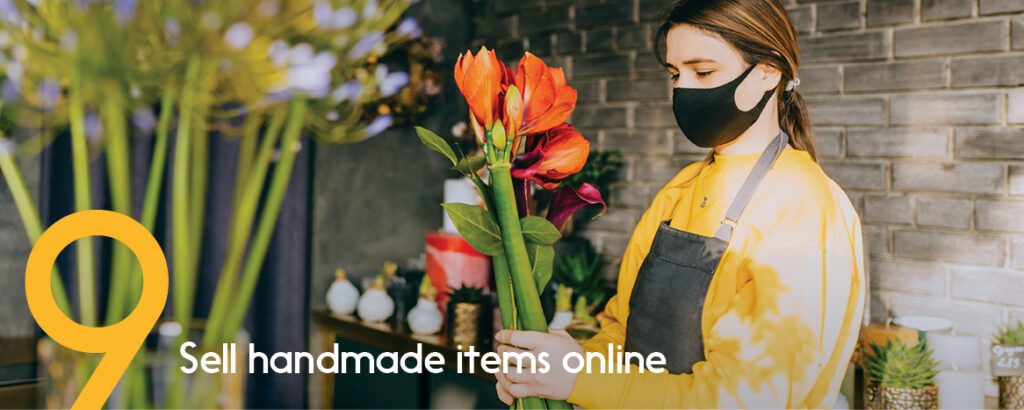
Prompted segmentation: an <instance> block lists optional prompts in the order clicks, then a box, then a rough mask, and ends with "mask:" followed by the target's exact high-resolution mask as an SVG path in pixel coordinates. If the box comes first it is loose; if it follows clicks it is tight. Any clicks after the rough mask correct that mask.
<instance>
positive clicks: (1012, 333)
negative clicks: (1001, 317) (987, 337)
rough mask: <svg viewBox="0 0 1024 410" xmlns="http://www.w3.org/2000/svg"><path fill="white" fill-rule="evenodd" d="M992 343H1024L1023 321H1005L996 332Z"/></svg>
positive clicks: (1017, 344)
mask: <svg viewBox="0 0 1024 410" xmlns="http://www.w3.org/2000/svg"><path fill="white" fill-rule="evenodd" d="M993 343H995V344H998V345H1007V346H1020V345H1024V321H1017V323H1007V324H1006V325H1005V326H1003V328H1002V329H999V332H997V333H996V337H995V340H994V341H993Z"/></svg>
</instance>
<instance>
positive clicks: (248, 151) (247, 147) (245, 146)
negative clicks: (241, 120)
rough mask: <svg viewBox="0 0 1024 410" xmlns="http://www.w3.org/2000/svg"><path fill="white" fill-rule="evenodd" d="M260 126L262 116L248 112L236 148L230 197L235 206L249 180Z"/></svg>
mask: <svg viewBox="0 0 1024 410" xmlns="http://www.w3.org/2000/svg"><path fill="white" fill-rule="evenodd" d="M262 125H263V115H262V114H261V113H258V112H255V111H250V112H249V114H248V115H246V117H245V124H243V125H242V141H241V143H240V144H239V146H238V168H237V170H236V171H235V195H234V196H233V197H232V198H233V200H234V203H235V205H237V204H238V201H239V200H240V199H241V197H242V194H243V193H244V192H245V189H244V188H245V181H246V180H248V178H249V169H250V168H252V162H253V160H254V159H255V156H256V146H257V145H258V143H259V139H260V138H259V136H260V134H259V132H260V126H262Z"/></svg>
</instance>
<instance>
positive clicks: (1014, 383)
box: [996, 376, 1024, 409]
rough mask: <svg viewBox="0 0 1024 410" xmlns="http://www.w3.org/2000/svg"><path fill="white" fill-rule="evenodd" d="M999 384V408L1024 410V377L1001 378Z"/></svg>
mask: <svg viewBox="0 0 1024 410" xmlns="http://www.w3.org/2000/svg"><path fill="white" fill-rule="evenodd" d="M996 380H997V381H998V382H999V408H1001V409H1024V376H1001V377H997V378H996Z"/></svg>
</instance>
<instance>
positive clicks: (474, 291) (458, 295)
mask: <svg viewBox="0 0 1024 410" xmlns="http://www.w3.org/2000/svg"><path fill="white" fill-rule="evenodd" d="M448 297H450V298H451V303H474V304H481V303H484V302H486V301H487V295H486V294H485V293H484V289H483V288H477V287H473V286H465V285H463V286H462V287H460V288H458V289H455V290H454V291H451V292H448Z"/></svg>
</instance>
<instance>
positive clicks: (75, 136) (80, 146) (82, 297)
mask: <svg viewBox="0 0 1024 410" xmlns="http://www.w3.org/2000/svg"><path fill="white" fill-rule="evenodd" d="M68 116H69V117H70V120H71V162H72V169H73V170H74V185H75V210H76V211H85V210H88V209H90V208H92V193H91V192H90V189H91V188H90V187H89V141H88V140H87V137H86V135H85V107H84V105H83V102H82V95H81V91H79V89H78V86H76V85H74V84H73V85H72V86H71V88H70V90H69V92H68ZM77 251H78V252H77V256H78V258H77V259H78V309H79V313H80V314H81V318H82V324H83V325H86V326H96V274H95V269H96V267H95V265H94V264H93V259H94V257H95V255H94V254H93V247H92V238H88V237H86V238H81V239H79V240H78V245H77Z"/></svg>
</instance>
